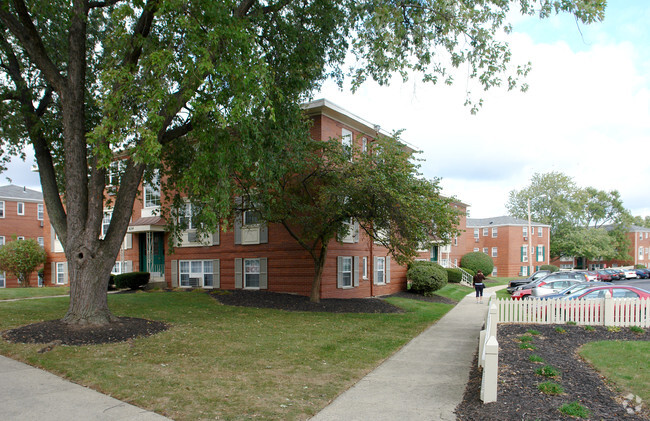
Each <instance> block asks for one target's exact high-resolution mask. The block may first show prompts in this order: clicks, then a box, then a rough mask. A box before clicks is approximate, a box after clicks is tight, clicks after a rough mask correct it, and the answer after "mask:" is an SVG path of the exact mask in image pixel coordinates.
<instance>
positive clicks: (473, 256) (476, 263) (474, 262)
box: [460, 251, 494, 276]
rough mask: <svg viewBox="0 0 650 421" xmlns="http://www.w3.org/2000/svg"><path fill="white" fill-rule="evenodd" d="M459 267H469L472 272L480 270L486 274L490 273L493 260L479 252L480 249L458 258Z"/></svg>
mask: <svg viewBox="0 0 650 421" xmlns="http://www.w3.org/2000/svg"><path fill="white" fill-rule="evenodd" d="M460 267H462V268H463V269H470V270H472V271H474V272H478V271H479V270H480V271H481V272H483V275H486V276H487V275H489V274H491V273H492V269H494V262H493V261H492V258H491V257H490V256H488V255H487V254H485V253H481V252H480V251H474V252H471V253H467V254H466V255H464V256H463V258H462V259H460Z"/></svg>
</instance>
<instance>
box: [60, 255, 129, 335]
mask: <svg viewBox="0 0 650 421" xmlns="http://www.w3.org/2000/svg"><path fill="white" fill-rule="evenodd" d="M71 254H72V253H71ZM78 257H79V256H72V255H71V256H69V257H68V277H69V280H70V306H69V307H68V312H67V313H66V315H65V317H63V321H64V322H66V323H68V324H75V325H80V326H84V325H105V324H108V323H110V322H113V321H116V320H117V317H115V316H113V314H111V311H110V310H109V309H108V300H107V294H106V291H107V288H108V280H109V277H110V274H111V268H112V266H113V264H112V260H110V259H106V258H105V257H101V256H97V257H94V258H92V257H90V256H89V257H84V258H78ZM113 261H114V259H113Z"/></svg>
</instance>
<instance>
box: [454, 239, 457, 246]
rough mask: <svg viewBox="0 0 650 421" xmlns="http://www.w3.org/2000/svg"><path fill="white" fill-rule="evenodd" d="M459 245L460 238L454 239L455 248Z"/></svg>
mask: <svg viewBox="0 0 650 421" xmlns="http://www.w3.org/2000/svg"><path fill="white" fill-rule="evenodd" d="M457 245H458V237H454V246H457Z"/></svg>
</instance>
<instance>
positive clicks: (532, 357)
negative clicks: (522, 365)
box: [528, 354, 544, 363]
mask: <svg viewBox="0 0 650 421" xmlns="http://www.w3.org/2000/svg"><path fill="white" fill-rule="evenodd" d="M528 361H530V362H531V363H544V358H542V357H540V356H539V355H537V354H530V356H529V357H528Z"/></svg>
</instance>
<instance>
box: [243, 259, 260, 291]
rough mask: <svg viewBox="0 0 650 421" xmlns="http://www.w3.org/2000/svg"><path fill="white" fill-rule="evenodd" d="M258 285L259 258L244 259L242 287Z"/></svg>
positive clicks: (256, 286) (255, 286)
mask: <svg viewBox="0 0 650 421" xmlns="http://www.w3.org/2000/svg"><path fill="white" fill-rule="evenodd" d="M259 287H260V259H244V288H259Z"/></svg>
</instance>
